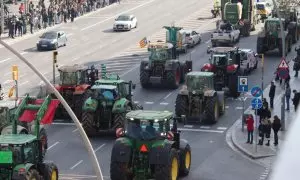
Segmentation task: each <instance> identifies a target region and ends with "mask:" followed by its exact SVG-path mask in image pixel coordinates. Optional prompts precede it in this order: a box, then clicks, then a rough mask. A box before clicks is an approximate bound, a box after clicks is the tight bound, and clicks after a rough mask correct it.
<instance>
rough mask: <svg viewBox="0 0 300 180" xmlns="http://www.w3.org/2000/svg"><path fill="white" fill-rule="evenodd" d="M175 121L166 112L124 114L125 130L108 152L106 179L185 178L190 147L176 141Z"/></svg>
mask: <svg viewBox="0 0 300 180" xmlns="http://www.w3.org/2000/svg"><path fill="white" fill-rule="evenodd" d="M182 118H184V117H182ZM177 119H178V118H175V117H173V113H172V112H169V111H148V110H136V111H131V112H129V113H127V114H126V124H125V128H124V129H122V128H120V129H117V131H116V135H117V137H119V138H118V139H117V140H116V141H115V143H114V146H113V148H112V153H111V161H110V178H111V179H112V180H133V179H136V180H146V179H156V180H176V179H178V176H187V175H188V174H189V171H190V167H191V157H192V156H191V147H190V145H189V144H188V142H187V141H186V140H183V139H181V138H180V131H178V130H177ZM171 121H173V127H172V129H171V127H170V123H171Z"/></svg>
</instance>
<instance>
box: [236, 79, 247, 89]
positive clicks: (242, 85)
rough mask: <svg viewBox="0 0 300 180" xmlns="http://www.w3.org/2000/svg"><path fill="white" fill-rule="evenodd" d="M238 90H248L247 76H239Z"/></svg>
mask: <svg viewBox="0 0 300 180" xmlns="http://www.w3.org/2000/svg"><path fill="white" fill-rule="evenodd" d="M238 80H239V82H238V83H239V84H238V92H248V77H247V76H239V77H238Z"/></svg>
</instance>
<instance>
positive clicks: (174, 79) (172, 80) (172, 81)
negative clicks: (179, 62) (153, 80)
mask: <svg viewBox="0 0 300 180" xmlns="http://www.w3.org/2000/svg"><path fill="white" fill-rule="evenodd" d="M180 79H181V72H180V67H177V68H176V70H173V71H167V77H166V81H167V82H166V84H167V85H169V86H170V87H171V88H172V89H176V88H178V87H179V85H180Z"/></svg>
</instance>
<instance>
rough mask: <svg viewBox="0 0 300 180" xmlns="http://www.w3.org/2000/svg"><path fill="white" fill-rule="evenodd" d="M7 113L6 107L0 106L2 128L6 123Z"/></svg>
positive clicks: (0, 126)
mask: <svg viewBox="0 0 300 180" xmlns="http://www.w3.org/2000/svg"><path fill="white" fill-rule="evenodd" d="M7 113H8V108H7V107H0V129H2V128H3V127H4V126H6V125H7V123H8V121H7Z"/></svg>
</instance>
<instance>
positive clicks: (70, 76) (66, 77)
mask: <svg viewBox="0 0 300 180" xmlns="http://www.w3.org/2000/svg"><path fill="white" fill-rule="evenodd" d="M60 81H61V84H62V85H77V82H78V76H77V72H62V71H61V72H60Z"/></svg>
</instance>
